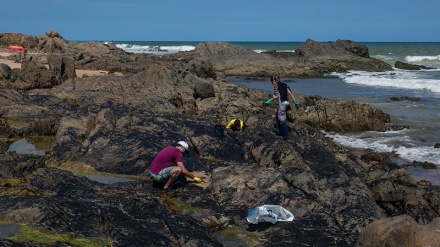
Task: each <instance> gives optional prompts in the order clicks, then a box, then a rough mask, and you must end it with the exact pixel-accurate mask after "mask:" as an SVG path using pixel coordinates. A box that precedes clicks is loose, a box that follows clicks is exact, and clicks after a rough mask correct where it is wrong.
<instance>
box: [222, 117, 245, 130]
mask: <svg viewBox="0 0 440 247" xmlns="http://www.w3.org/2000/svg"><path fill="white" fill-rule="evenodd" d="M226 129H231V130H232V131H241V130H242V129H243V121H242V120H240V119H232V120H231V121H229V123H228V124H227V125H226Z"/></svg>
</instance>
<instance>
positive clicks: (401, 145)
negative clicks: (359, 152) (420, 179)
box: [325, 130, 440, 168]
mask: <svg viewBox="0 0 440 247" xmlns="http://www.w3.org/2000/svg"><path fill="white" fill-rule="evenodd" d="M405 131H406V130H403V131H388V132H374V131H368V132H365V133H362V134H357V135H356V134H353V135H341V134H331V133H325V134H326V136H328V137H330V138H331V139H333V140H334V141H335V142H337V143H339V144H341V145H343V146H346V147H350V148H356V149H371V150H373V151H376V152H395V153H396V154H397V155H399V157H400V158H401V159H404V160H407V161H408V162H409V163H410V162H413V161H419V162H430V163H433V164H436V165H439V168H440V151H439V149H438V148H434V146H421V145H420V144H418V145H415V144H414V142H416V140H413V139H411V138H410V137H409V136H407V135H404V134H403V133H404V132H405Z"/></svg>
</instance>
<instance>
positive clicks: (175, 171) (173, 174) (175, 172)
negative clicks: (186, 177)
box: [163, 166, 182, 189]
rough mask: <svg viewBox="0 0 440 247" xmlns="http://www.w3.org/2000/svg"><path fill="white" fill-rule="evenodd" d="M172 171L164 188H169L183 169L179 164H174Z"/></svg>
mask: <svg viewBox="0 0 440 247" xmlns="http://www.w3.org/2000/svg"><path fill="white" fill-rule="evenodd" d="M170 173H171V177H170V178H169V179H168V181H167V182H166V183H165V185H164V186H163V188H164V189H166V188H168V187H169V186H170V185H171V184H172V183H173V182H174V181H175V180H176V179H177V178H178V177H179V175H180V173H182V169H180V167H178V166H174V167H173V169H172V170H171V172H170Z"/></svg>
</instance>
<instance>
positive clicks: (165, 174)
mask: <svg viewBox="0 0 440 247" xmlns="http://www.w3.org/2000/svg"><path fill="white" fill-rule="evenodd" d="M171 170H173V167H172V166H169V167H167V168H164V169H162V170H161V171H160V172H159V173H158V174H154V173H152V172H150V177H151V179H153V180H154V181H156V182H159V183H166V181H168V179H169V178H170V177H171Z"/></svg>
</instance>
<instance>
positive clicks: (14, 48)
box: [6, 45, 25, 51]
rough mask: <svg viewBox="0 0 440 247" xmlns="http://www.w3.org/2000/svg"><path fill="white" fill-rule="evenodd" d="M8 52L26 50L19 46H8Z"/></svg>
mask: <svg viewBox="0 0 440 247" xmlns="http://www.w3.org/2000/svg"><path fill="white" fill-rule="evenodd" d="M6 50H11V51H23V50H25V48H24V47H23V46H19V45H10V46H8V48H6Z"/></svg>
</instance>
